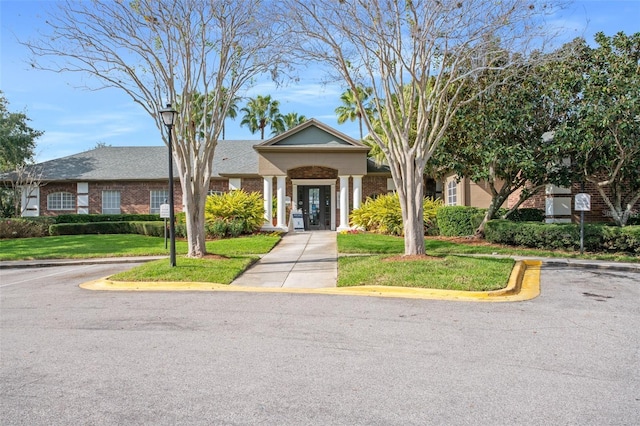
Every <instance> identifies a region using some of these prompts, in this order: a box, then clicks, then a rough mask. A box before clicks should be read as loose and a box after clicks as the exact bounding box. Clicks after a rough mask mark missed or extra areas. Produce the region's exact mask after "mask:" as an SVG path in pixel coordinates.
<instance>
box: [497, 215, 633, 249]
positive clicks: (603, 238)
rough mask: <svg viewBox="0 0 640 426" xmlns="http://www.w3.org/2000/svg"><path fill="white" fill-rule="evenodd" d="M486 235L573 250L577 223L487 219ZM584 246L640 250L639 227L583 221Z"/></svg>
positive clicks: (576, 245)
mask: <svg viewBox="0 0 640 426" xmlns="http://www.w3.org/2000/svg"><path fill="white" fill-rule="evenodd" d="M485 239H486V240H487V241H489V242H492V243H497V244H507V245H514V246H525V247H532V248H539V249H545V250H555V249H562V250H574V251H575V250H578V249H579V248H580V226H579V225H578V224H545V223H538V222H518V223H516V222H511V221H508V220H490V221H489V222H488V223H487V226H486V227H485ZM584 248H585V250H587V251H608V252H627V253H640V227H638V226H627V227H625V228H619V227H616V226H608V225H603V224H585V227H584Z"/></svg>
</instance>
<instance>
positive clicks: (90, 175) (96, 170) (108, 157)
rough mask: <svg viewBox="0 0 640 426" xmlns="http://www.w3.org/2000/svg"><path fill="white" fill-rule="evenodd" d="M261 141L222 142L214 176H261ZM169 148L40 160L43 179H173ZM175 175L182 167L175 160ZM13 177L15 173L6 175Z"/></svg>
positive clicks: (95, 151)
mask: <svg viewBox="0 0 640 426" xmlns="http://www.w3.org/2000/svg"><path fill="white" fill-rule="evenodd" d="M259 142H260V141H248V140H237V141H232V140H222V141H218V145H217V146H216V152H215V156H214V159H213V176H212V177H213V178H219V177H221V176H228V175H231V176H235V175H245V176H246V175H257V174H258V153H257V152H256V151H255V150H254V149H253V147H254V146H255V145H256V144H257V143H259ZM168 155H169V150H168V149H167V147H166V146H122V147H111V146H108V147H101V148H95V149H92V150H90V151H85V152H81V153H79V154H74V155H70V156H68V157H62V158H57V159H54V160H49V161H45V162H43V163H38V164H36V165H35V166H34V167H35V168H36V169H37V170H38V171H41V172H42V175H41V178H40V179H41V180H42V181H45V182H47V181H48V182H53V181H109V180H110V181H144V180H163V179H168V178H169V157H168ZM173 175H174V177H176V178H177V176H178V170H177V167H176V164H175V161H174V166H173ZM2 178H3V180H4V179H6V180H11V178H12V177H11V174H10V173H8V174H6V176H5V175H3V176H2Z"/></svg>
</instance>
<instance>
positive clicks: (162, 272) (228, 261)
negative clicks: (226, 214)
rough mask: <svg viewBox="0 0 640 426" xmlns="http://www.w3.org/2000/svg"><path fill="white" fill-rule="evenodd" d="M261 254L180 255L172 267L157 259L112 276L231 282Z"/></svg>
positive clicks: (157, 279)
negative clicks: (209, 257)
mask: <svg viewBox="0 0 640 426" xmlns="http://www.w3.org/2000/svg"><path fill="white" fill-rule="evenodd" d="M257 259H258V258H257V257H251V256H249V257H230V258H221V259H206V258H205V259H190V258H187V257H178V258H177V259H176V266H175V268H172V267H170V266H169V262H168V261H167V260H166V259H162V260H155V261H152V262H148V263H145V264H144V265H141V266H138V267H136V268H133V269H130V270H128V271H125V272H121V273H119V274H116V275H112V276H111V277H110V279H111V280H114V281H185V282H186V281H189V282H202V283H217V284H230V283H231V281H233V280H234V279H235V278H236V277H237V276H238V275H240V274H241V273H242V272H243V271H244V270H245V269H247V268H248V267H249V266H250V265H251V264H252V263H253V262H255V261H256V260H257Z"/></svg>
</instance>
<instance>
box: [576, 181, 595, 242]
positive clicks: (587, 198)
mask: <svg viewBox="0 0 640 426" xmlns="http://www.w3.org/2000/svg"><path fill="white" fill-rule="evenodd" d="M580 189H581V190H582V191H584V184H583V185H582V188H580ZM573 205H574V209H575V211H577V212H580V254H583V253H584V212H589V211H591V195H590V194H586V193H584V192H580V193H579V194H576V196H575V198H574V201H573Z"/></svg>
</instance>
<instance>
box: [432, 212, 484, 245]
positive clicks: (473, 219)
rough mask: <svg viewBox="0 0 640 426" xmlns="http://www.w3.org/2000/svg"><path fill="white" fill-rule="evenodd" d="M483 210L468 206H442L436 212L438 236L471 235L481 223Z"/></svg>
mask: <svg viewBox="0 0 640 426" xmlns="http://www.w3.org/2000/svg"><path fill="white" fill-rule="evenodd" d="M485 211H486V210H484V209H479V208H477V207H468V206H444V207H441V208H439V209H438V211H437V212H436V220H437V222H438V228H439V229H440V235H442V236H445V237H463V236H465V235H473V234H474V233H475V232H476V229H478V226H480V223H482V219H483V218H484V214H485Z"/></svg>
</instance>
